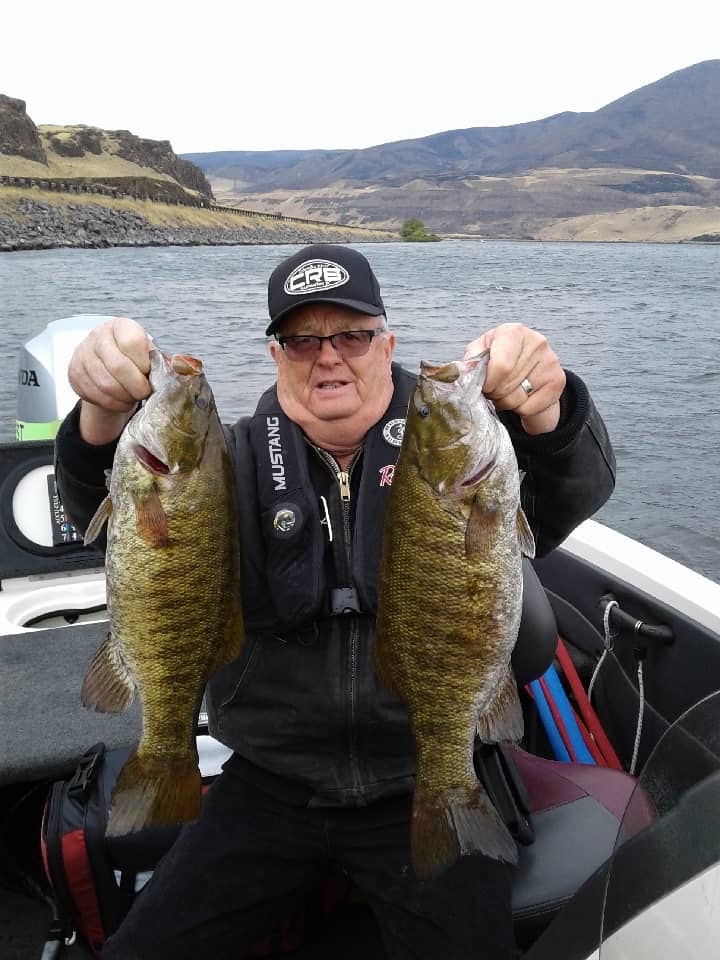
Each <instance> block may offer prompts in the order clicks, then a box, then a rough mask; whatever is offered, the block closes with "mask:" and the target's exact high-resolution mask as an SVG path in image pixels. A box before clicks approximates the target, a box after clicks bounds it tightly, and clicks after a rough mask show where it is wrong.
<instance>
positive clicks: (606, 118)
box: [183, 60, 720, 192]
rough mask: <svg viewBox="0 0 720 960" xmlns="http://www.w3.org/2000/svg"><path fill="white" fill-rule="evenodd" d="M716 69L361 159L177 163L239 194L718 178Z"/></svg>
mask: <svg viewBox="0 0 720 960" xmlns="http://www.w3.org/2000/svg"><path fill="white" fill-rule="evenodd" d="M719 104H720V60H707V61H705V62H703V63H698V64H695V65H694V66H691V67H687V68H685V69H683V70H678V71H676V72H675V73H671V74H669V75H668V76H667V77H664V78H662V79H661V80H658V81H656V82H655V83H651V84H648V85H647V86H645V87H641V88H640V89H639V90H635V91H633V92H632V93H628V94H627V95H626V96H623V97H621V98H620V99H619V100H615V101H614V102H612V103H609V104H607V105H606V106H604V107H602V108H601V109H599V110H596V111H594V112H592V113H570V112H567V113H559V114H556V115H555V116H551V117H546V118H544V119H542V120H535V121H531V122H529V123H521V124H515V125H512V126H505V127H471V128H468V129H464V130H448V131H445V132H442V133H436V134H433V135H431V136H427V137H422V138H418V139H413V140H401V141H397V142H393V143H385V144H380V145H378V146H373V147H367V148H365V149H362V150H311V151H302V150H282V151H223V152H220V153H188V154H183V156H184V158H185V159H188V160H190V161H191V162H193V163H195V164H197V165H198V166H200V167H201V168H202V169H203V170H205V172H206V173H207V174H208V175H209V176H210V178H211V179H213V178H225V179H232V180H234V181H238V185H239V186H240V185H242V188H243V190H246V191H251V192H263V191H271V190H276V189H278V188H280V189H295V190H297V189H311V188H320V187H326V186H328V185H329V184H331V183H334V182H337V181H340V180H342V181H345V182H348V181H361V182H366V183H384V184H388V183H406V182H407V181H408V180H410V179H414V178H430V179H433V180H438V181H441V180H444V179H447V178H450V179H452V178H460V177H463V178H465V177H472V176H502V175H508V174H511V175H515V174H519V173H522V172H525V171H530V170H537V169H548V168H576V169H589V168H596V167H614V168H635V169H644V170H654V171H667V172H672V173H690V174H695V175H700V176H706V177H713V178H720V108H719V106H718V105H719Z"/></svg>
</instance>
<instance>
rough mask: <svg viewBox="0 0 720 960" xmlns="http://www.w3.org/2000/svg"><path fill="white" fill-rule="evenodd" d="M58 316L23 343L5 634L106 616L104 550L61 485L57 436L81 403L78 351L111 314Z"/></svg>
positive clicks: (10, 448) (2, 617) (4, 473)
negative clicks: (71, 376)
mask: <svg viewBox="0 0 720 960" xmlns="http://www.w3.org/2000/svg"><path fill="white" fill-rule="evenodd" d="M107 319H109V318H108V317H105V316H99V315H83V316H76V317H67V318H65V319H62V320H54V321H52V322H51V323H49V324H48V325H47V327H46V328H45V330H43V332H42V333H40V334H38V336H36V337H33V338H32V340H29V341H28V342H27V343H26V344H25V346H24V347H23V348H21V350H20V372H19V377H18V394H17V419H16V436H17V441H22V442H15V443H4V444H0V637H2V636H3V635H7V634H12V633H15V632H17V631H19V630H23V629H42V628H44V627H49V626H55V625H56V624H57V625H60V624H64V625H67V624H70V623H76V622H77V621H78V620H85V619H91V618H92V619H98V618H102V617H106V616H107V614H106V613H105V612H104V609H105V582H104V573H103V565H104V556H103V553H102V551H101V550H100V549H98V548H97V547H94V546H90V547H86V546H84V545H83V542H82V537H81V536H80V534H79V533H78V531H77V530H76V529H75V527H74V526H73V525H72V523H71V521H70V519H69V518H68V517H67V515H66V514H65V511H64V508H63V505H62V503H61V502H60V497H59V496H58V491H57V487H56V485H55V474H54V470H53V455H54V439H55V434H56V433H57V431H58V427H59V426H60V423H61V422H62V420H63V418H64V417H65V416H66V414H67V413H69V411H70V410H71V409H72V407H73V406H74V405H75V403H76V402H77V397H76V396H75V394H74V393H73V391H72V389H71V387H70V384H69V383H68V378H67V368H68V364H69V362H70V358H71V356H72V353H73V350H74V349H75V347H76V346H77V345H78V343H80V341H81V340H82V339H83V338H84V337H85V336H86V335H87V333H88V331H89V330H90V329H92V327H95V326H97V324H99V323H102V322H103V320H107Z"/></svg>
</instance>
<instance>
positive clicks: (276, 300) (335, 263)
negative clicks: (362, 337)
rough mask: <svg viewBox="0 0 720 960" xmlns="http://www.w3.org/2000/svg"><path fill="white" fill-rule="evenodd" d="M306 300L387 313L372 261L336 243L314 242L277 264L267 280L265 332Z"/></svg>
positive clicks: (268, 333) (269, 333) (363, 311)
mask: <svg viewBox="0 0 720 960" xmlns="http://www.w3.org/2000/svg"><path fill="white" fill-rule="evenodd" d="M304 303H338V304H340V305H341V306H343V307H350V308H351V309H352V310H358V311H359V312H360V313H366V314H368V315H369V316H371V317H379V316H381V315H382V314H384V313H385V305H384V304H383V302H382V297H381V296H380V284H379V283H378V282H377V277H376V276H375V274H374V273H373V272H372V267H371V266H370V264H369V263H368V262H367V260H366V259H365V257H364V256H363V255H362V254H361V253H358V251H357V250H353V248H352V247H346V246H342V245H340V244H335V243H313V244H311V245H310V246H309V247H303V248H302V250H298V252H297V253H294V254H293V255H292V256H291V257H288V258H287V260H283V262H282V263H281V264H279V265H278V266H277V267H275V269H274V270H273V272H272V273H271V274H270V279H269V280H268V311H269V313H270V325H269V326H268V328H267V330H266V331H265V333H266V335H267V336H270V335H271V334H273V333H275V331H276V330H277V329H278V327H279V326H280V323H281V322H282V320H283V318H284V317H285V316H287V314H288V313H290V311H291V310H294V309H295V308H296V307H299V306H301V305H302V304H304Z"/></svg>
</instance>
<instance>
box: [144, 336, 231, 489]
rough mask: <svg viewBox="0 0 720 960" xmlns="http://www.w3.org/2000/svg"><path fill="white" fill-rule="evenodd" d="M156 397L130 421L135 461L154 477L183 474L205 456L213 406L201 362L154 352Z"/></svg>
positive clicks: (152, 374)
mask: <svg viewBox="0 0 720 960" xmlns="http://www.w3.org/2000/svg"><path fill="white" fill-rule="evenodd" d="M150 385H151V387H152V393H151V395H150V397H149V398H148V400H147V401H146V402H145V404H144V406H143V407H142V408H141V410H140V411H139V412H138V413H137V414H136V416H135V417H134V418H133V419H132V420H131V421H130V424H129V425H128V431H129V434H130V438H131V440H132V442H133V443H134V449H135V456H136V457H137V459H138V460H139V461H140V463H141V464H142V465H143V466H144V467H145V468H146V469H147V470H149V471H150V472H152V473H157V474H160V475H163V476H167V475H174V474H177V473H185V472H188V471H189V470H192V469H193V468H194V467H196V466H197V465H198V464H199V463H200V461H201V459H202V456H203V452H204V450H205V441H206V438H207V434H208V429H209V425H210V421H211V418H213V417H216V416H217V414H216V410H215V400H214V398H213V394H212V390H211V389H210V385H209V384H208V382H207V380H206V379H205V375H204V374H203V366H202V362H201V361H200V360H197V359H195V357H190V356H188V355H186V354H173V355H172V356H167V355H166V354H164V353H162V352H161V351H160V350H158V349H157V348H156V347H153V348H152V349H151V350H150Z"/></svg>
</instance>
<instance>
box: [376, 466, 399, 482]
mask: <svg viewBox="0 0 720 960" xmlns="http://www.w3.org/2000/svg"><path fill="white" fill-rule="evenodd" d="M378 473H379V474H380V486H381V487H391V486H392V482H393V477H394V476H395V464H394V463H389V464H388V465H387V466H386V467H380V469H379V470H378Z"/></svg>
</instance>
